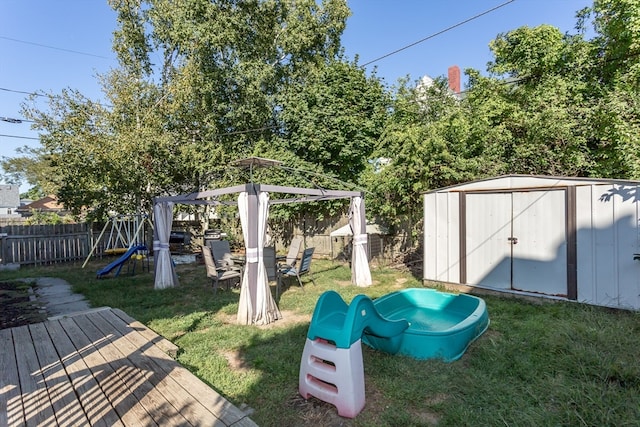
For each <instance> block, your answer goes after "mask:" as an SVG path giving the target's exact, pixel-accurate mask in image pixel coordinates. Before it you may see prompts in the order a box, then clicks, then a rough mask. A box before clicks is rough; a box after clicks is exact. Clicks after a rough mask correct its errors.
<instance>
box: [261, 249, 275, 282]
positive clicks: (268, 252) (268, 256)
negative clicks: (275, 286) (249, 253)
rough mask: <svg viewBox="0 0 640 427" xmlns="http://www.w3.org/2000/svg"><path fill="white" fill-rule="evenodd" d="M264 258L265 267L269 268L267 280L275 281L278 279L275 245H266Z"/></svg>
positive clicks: (263, 253)
mask: <svg viewBox="0 0 640 427" xmlns="http://www.w3.org/2000/svg"><path fill="white" fill-rule="evenodd" d="M262 259H263V261H264V267H265V269H266V270H267V280H269V281H270V282H273V281H274V280H278V267H277V265H276V248H275V247H273V246H265V247H264V248H263V249H262Z"/></svg>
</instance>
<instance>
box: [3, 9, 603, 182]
mask: <svg viewBox="0 0 640 427" xmlns="http://www.w3.org/2000/svg"><path fill="white" fill-rule="evenodd" d="M506 2H507V0H457V1H456V0H349V6H350V8H351V10H352V16H351V17H350V18H349V20H348V21H347V28H346V31H345V32H344V35H343V39H342V42H343V46H344V48H345V52H346V54H347V56H348V57H349V58H354V57H355V55H358V56H359V63H360V64H365V63H367V62H370V61H373V60H375V59H376V58H379V57H380V56H383V55H385V54H387V53H390V52H392V51H395V50H396V49H399V48H402V47H404V46H406V45H409V44H411V43H414V42H416V41H418V40H421V39H424V38H425V37H428V36H430V35H432V34H434V33H437V32H439V31H441V30H444V29H445V28H447V27H449V26H452V25H454V24H457V23H459V22H461V21H464V20H466V19H468V18H471V17H473V16H475V15H477V14H480V13H482V12H484V11H487V10H489V9H492V8H494V7H496V6H499V5H501V4H503V3H506ZM591 3H592V2H591V1H590V0H515V1H513V2H511V3H509V4H507V5H505V6H503V7H500V8H499V9H497V10H495V11H493V12H491V13H489V14H487V15H484V16H482V17H480V18H478V19H475V20H473V21H471V22H468V23H466V24H464V25H462V26H460V27H457V28H455V29H453V30H451V31H448V32H446V33H444V34H441V35H439V36H436V37H434V38H432V39H430V40H427V41H425V42H422V43H420V44H418V45H416V46H413V47H411V48H409V49H406V50H404V51H402V52H399V53H397V54H394V55H392V56H389V57H387V58H384V59H381V60H379V61H376V62H374V63H372V64H370V65H368V66H367V67H366V68H367V70H369V71H371V70H373V69H374V67H375V68H376V69H377V74H378V76H379V77H382V78H384V80H385V81H386V82H387V83H388V84H389V85H391V84H394V83H395V82H396V81H397V79H398V78H401V77H405V76H407V75H409V76H410V78H411V79H413V80H415V79H418V78H420V77H421V76H423V75H425V74H428V75H430V76H432V77H436V76H440V75H446V73H447V68H448V67H449V66H450V65H458V66H459V67H460V69H461V70H464V69H465V68H475V69H478V70H480V71H485V70H486V64H487V62H488V61H490V60H491V54H490V51H489V48H488V44H489V42H490V41H491V40H492V39H494V38H495V36H496V35H497V34H499V33H503V32H507V31H509V30H512V29H515V28H518V27H520V26H523V25H527V26H537V25H540V24H551V25H554V26H556V27H558V28H560V29H561V30H562V31H563V32H573V27H574V25H575V12H576V11H578V10H580V9H582V8H583V7H586V6H590V5H591ZM0 7H1V10H2V13H0V52H1V56H0V117H9V118H16V119H19V118H21V115H20V104H21V103H22V102H24V101H25V97H26V95H25V94H23V93H17V92H20V91H24V92H53V93H59V92H60V91H61V90H62V89H64V88H73V89H77V90H79V91H80V92H82V93H83V94H85V95H86V96H88V97H90V98H92V99H100V98H101V93H100V86H99V84H98V82H97V79H96V75H97V74H98V73H105V72H106V71H108V70H109V69H110V68H112V67H115V66H116V65H117V63H116V61H115V55H114V54H113V52H112V51H111V39H112V32H113V30H114V29H115V27H116V20H115V14H114V13H113V11H111V9H110V8H109V6H108V4H107V0H63V1H60V0H56V1H54V0H0ZM54 48H55V49H54ZM43 101H44V99H43V98H41V100H40V101H37V102H38V104H37V105H38V106H39V107H40V108H45V107H46V104H45V103H44V102H43ZM2 135H11V136H2ZM16 136H21V137H25V138H37V133H35V132H34V131H31V130H30V128H29V123H26V122H25V123H21V124H13V123H7V122H5V121H0V157H15V156H16V155H17V154H16V151H15V150H16V149H17V148H19V147H21V146H24V145H28V146H31V147H35V146H38V141H37V140H33V139H22V138H15V137H16ZM26 189H27V188H24V187H22V188H21V190H22V191H25V190H26Z"/></svg>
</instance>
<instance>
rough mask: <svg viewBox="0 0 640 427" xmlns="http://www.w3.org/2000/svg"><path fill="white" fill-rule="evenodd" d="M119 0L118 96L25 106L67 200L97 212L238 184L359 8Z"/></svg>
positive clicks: (306, 2)
mask: <svg viewBox="0 0 640 427" xmlns="http://www.w3.org/2000/svg"><path fill="white" fill-rule="evenodd" d="M110 4H111V6H112V7H113V8H114V10H115V11H116V12H117V16H118V23H119V28H118V30H117V31H116V32H115V34H114V36H115V37H114V51H115V52H116V53H117V55H118V59H119V62H120V68H118V69H116V70H113V71H112V72H110V73H108V74H106V75H104V76H101V80H102V83H103V87H104V93H105V95H106V97H107V99H108V102H109V104H110V105H109V106H108V107H107V106H105V105H104V104H99V103H96V102H93V101H91V100H89V99H86V98H85V97H83V96H82V94H80V93H78V92H76V91H73V90H67V91H64V92H63V93H62V94H61V95H52V96H51V97H50V100H49V104H50V105H49V109H48V111H40V110H34V109H27V110H26V111H25V115H26V116H27V117H30V118H32V119H33V120H34V121H35V122H36V128H38V129H39V130H41V131H42V137H41V138H42V141H43V147H44V152H43V154H44V155H46V156H48V158H49V159H50V165H51V166H52V168H53V170H54V171H55V174H56V175H59V177H60V183H61V184H60V187H59V190H58V196H59V199H60V200H61V201H62V202H63V203H65V205H66V206H67V207H68V208H70V209H72V210H74V211H76V212H77V211H79V210H81V209H89V210H90V211H91V213H92V214H93V216H104V215H106V213H107V212H109V211H116V212H132V211H137V210H140V209H142V210H148V209H149V207H150V203H151V200H152V198H153V197H154V196H157V195H161V194H171V193H176V192H184V191H192V190H196V189H199V188H204V187H209V186H212V185H218V186H220V185H224V184H228V183H230V182H232V181H233V180H234V176H233V175H232V174H230V173H229V171H228V166H227V165H228V164H229V162H230V161H232V160H234V159H238V158H241V157H245V156H247V155H250V154H252V153H254V151H255V150H256V147H257V146H259V145H260V146H264V145H270V144H271V143H272V142H273V140H274V137H275V136H276V135H278V136H279V135H280V132H281V130H282V128H283V126H282V123H281V122H280V121H279V120H280V118H279V117H280V116H279V115H280V113H281V112H282V109H283V107H282V105H280V104H279V103H278V102H279V100H281V97H280V94H281V93H282V92H283V91H284V90H285V88H286V87H287V86H288V85H290V84H292V83H293V82H296V83H298V82H302V81H303V80H304V79H305V76H307V75H311V74H313V73H312V71H313V70H314V69H315V68H316V67H322V66H324V64H326V63H328V62H329V61H332V60H333V59H334V58H335V56H336V55H337V54H338V52H339V48H340V35H341V33H342V30H343V29H344V26H345V20H346V17H347V16H348V13H349V10H348V8H347V6H346V2H345V1H344V0H325V1H322V2H320V3H318V2H316V1H314V0H296V1H280V0H271V1H258V0H253V1H246V2H236V1H233V0H216V1H210V0H188V1H183V2H173V1H169V0H148V1H142V0H127V1H124V0H111V1H110ZM158 56H160V57H161V58H162V63H161V64H154V63H153V61H152V60H151V58H155V57H158Z"/></svg>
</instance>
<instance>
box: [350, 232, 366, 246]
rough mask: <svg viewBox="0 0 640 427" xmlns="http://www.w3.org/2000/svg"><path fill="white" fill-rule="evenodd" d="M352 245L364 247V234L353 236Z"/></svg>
mask: <svg viewBox="0 0 640 427" xmlns="http://www.w3.org/2000/svg"><path fill="white" fill-rule="evenodd" d="M353 244H354V245H366V244H367V235H366V234H356V235H355V236H353Z"/></svg>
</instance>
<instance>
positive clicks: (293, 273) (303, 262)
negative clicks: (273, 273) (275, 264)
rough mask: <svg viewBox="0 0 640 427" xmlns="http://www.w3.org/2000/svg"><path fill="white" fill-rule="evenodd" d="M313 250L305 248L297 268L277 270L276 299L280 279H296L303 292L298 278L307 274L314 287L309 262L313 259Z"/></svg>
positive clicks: (286, 267)
mask: <svg viewBox="0 0 640 427" xmlns="http://www.w3.org/2000/svg"><path fill="white" fill-rule="evenodd" d="M314 250H315V248H307V249H305V250H304V252H302V258H301V259H300V266H299V267H289V266H283V268H278V286H277V288H276V299H277V298H278V295H279V294H280V284H281V283H282V279H290V278H292V277H296V278H297V279H298V283H299V284H300V288H302V290H304V286H302V279H301V278H300V276H303V275H305V274H308V275H309V277H310V278H311V282H313V284H314V285H315V284H316V282H315V280H313V275H312V274H311V260H312V259H313V251H314Z"/></svg>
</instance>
